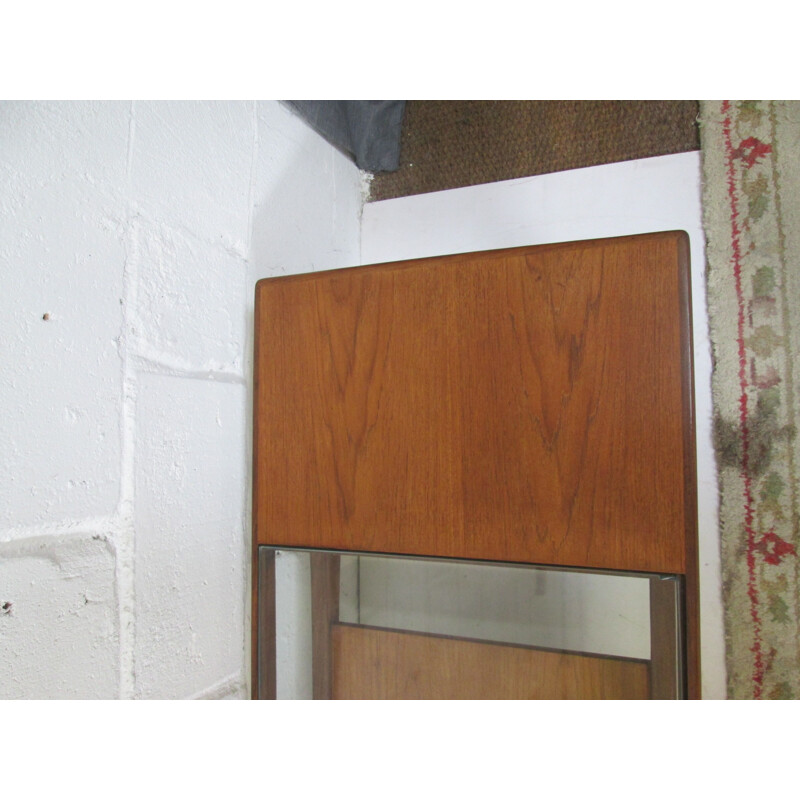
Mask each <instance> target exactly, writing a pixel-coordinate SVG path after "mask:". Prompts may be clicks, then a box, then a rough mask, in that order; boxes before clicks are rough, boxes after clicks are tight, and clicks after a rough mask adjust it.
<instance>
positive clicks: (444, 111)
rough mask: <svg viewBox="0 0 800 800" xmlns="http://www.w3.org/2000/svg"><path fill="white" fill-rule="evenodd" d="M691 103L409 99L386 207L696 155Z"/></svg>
mask: <svg viewBox="0 0 800 800" xmlns="http://www.w3.org/2000/svg"><path fill="white" fill-rule="evenodd" d="M698 113H699V105H698V102H697V101H695V100H668V101H661V100H658V101H656V100H630V101H629V100H583V101H579V100H563V101H562V100H434V101H431V100H425V101H420V100H408V101H407V102H406V109H405V116H404V119H403V131H402V140H401V149H400V168H399V169H398V170H397V171H395V172H379V173H376V174H375V176H374V178H373V180H372V185H371V188H370V200H388V199H390V198H393V197H405V196H408V195H414V194H423V193H425V192H436V191H441V190H443V189H456V188H459V187H462V186H474V185H476V184H480V183H492V182H494V181H504V180H510V179H512V178H524V177H528V176H531V175H543V174H546V173H550V172H560V171H562V170H567V169H576V168H578V167H591V166H596V165H598V164H609V163H612V162H616V161H628V160H631V159H636V158H648V157H650V156H659V155H668V154H671V153H683V152H686V151H688V150H699V149H700V140H699V135H698V127H697V117H698Z"/></svg>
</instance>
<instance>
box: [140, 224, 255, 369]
mask: <svg viewBox="0 0 800 800" xmlns="http://www.w3.org/2000/svg"><path fill="white" fill-rule="evenodd" d="M134 236H136V239H137V242H136V247H135V250H136V259H137V262H138V263H137V267H136V269H137V273H138V287H137V307H136V314H135V320H134V323H133V325H134V328H135V330H136V333H135V336H134V341H135V345H134V347H135V350H136V352H137V353H139V354H140V355H143V356H147V357H149V358H152V359H153V360H156V361H161V362H163V363H165V364H174V365H180V366H181V367H183V368H184V369H187V370H191V371H208V370H222V371H224V372H228V373H235V374H239V375H242V374H243V365H242V359H243V355H244V342H245V305H246V301H245V298H246V280H247V269H246V264H245V262H244V260H243V259H242V258H240V257H238V256H235V255H231V254H230V253H229V252H228V251H227V250H224V249H223V248H221V247H217V246H214V245H209V244H208V243H206V242H204V241H201V240H199V239H197V238H195V237H194V236H191V235H187V234H185V233H183V232H181V231H179V230H176V229H174V228H171V227H169V226H166V225H157V224H153V223H148V222H146V221H144V220H138V221H137V223H136V225H135V229H134Z"/></svg>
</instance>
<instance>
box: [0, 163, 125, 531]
mask: <svg viewBox="0 0 800 800" xmlns="http://www.w3.org/2000/svg"><path fill="white" fill-rule="evenodd" d="M0 195H2V191H0ZM10 202H12V203H15V204H16V206H15V208H14V209H13V210H11V211H10V212H9V213H5V211H6V208H2V206H4V205H5V203H6V201H5V200H0V272H1V273H2V275H3V291H2V292H0V360H2V363H3V369H2V371H0V406H2V408H3V413H2V415H0V453H2V454H3V457H2V459H0V528H2V527H5V526H23V525H27V526H29V525H33V524H37V523H43V522H54V521H60V520H63V519H67V518H69V519H79V518H82V517H85V516H94V515H101V514H109V513H111V512H112V511H113V510H114V508H115V506H116V503H117V500H118V497H119V476H120V465H119V460H120V394H121V385H122V375H121V360H120V354H119V352H118V339H119V336H120V331H121V325H122V307H121V302H122V300H121V298H122V274H123V265H124V258H125V254H124V249H123V245H122V242H121V238H120V231H119V222H118V220H119V213H120V209H119V205H118V204H117V202H116V201H114V200H113V199H111V198H110V197H109V196H108V195H106V194H104V193H101V192H99V191H98V190H97V189H96V188H94V187H93V186H92V185H90V184H89V183H87V182H86V181H85V180H83V179H76V178H64V179H60V180H59V181H58V183H57V185H56V184H51V185H49V186H42V187H40V186H36V187H33V188H29V189H28V190H26V192H25V193H24V195H14V197H12V198H11V200H10Z"/></svg>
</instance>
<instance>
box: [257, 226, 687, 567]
mask: <svg viewBox="0 0 800 800" xmlns="http://www.w3.org/2000/svg"><path fill="white" fill-rule="evenodd" d="M685 240H686V236H685V234H683V233H681V232H672V233H659V234H648V235H645V236H634V237H624V238H619V239H606V240H594V241H590V242H577V243H570V244H563V245H553V246H550V245H547V246H537V247H529V248H516V249H512V250H505V251H491V252H487V253H472V254H465V255H458V256H446V257H439V258H431V259H422V260H417V261H408V262H399V263H395V264H381V265H374V266H369V267H360V268H355V269H348V270H337V271H333V272H323V273H314V274H305V275H297V276H289V277H282V278H275V279H268V280H262V281H259V283H258V285H257V288H256V314H257V330H256V363H255V371H256V383H257V387H256V397H255V417H256V420H257V424H256V428H255V452H254V464H255V470H254V473H255V475H254V481H255V486H254V525H255V536H256V540H257V542H259V543H262V544H271V545H284V546H298V547H323V548H333V549H341V550H365V551H374V552H388V553H408V554H424V555H433V556H451V557H459V558H470V559H490V560H501V561H520V562H531V563H541V564H560V565H567V566H577V567H594V568H604V569H621V570H642V571H661V572H673V573H682V572H684V570H685V567H686V547H687V542H686V538H685V531H686V530H687V525H688V524H689V522H688V517H689V516H691V515H693V514H694V513H696V512H695V510H694V509H687V508H686V507H685V500H686V492H687V485H688V483H689V482H691V480H693V476H689V475H688V474H687V464H689V463H690V462H692V463H693V446H694V444H693V436H692V435H691V434H690V433H687V431H686V429H685V423H686V413H687V411H686V403H687V402H691V376H690V374H689V376H688V377H687V374H686V364H685V363H684V362H682V358H684V357H685V355H686V353H687V352H688V356H689V359H690V358H691V351H690V350H688V351H686V344H685V343H686V341H689V340H688V339H687V335H688V334H687V331H686V324H687V320H686V318H685V315H684V314H683V313H682V305H681V304H682V301H684V298H682V296H681V291H682V288H681V287H682V285H683V283H685V281H686V275H688V256H687V253H688V249H687V247H686V241H685ZM690 421H691V420H690ZM687 448H690V449H691V452H688V451H687Z"/></svg>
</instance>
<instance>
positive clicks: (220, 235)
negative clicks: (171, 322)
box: [130, 102, 254, 254]
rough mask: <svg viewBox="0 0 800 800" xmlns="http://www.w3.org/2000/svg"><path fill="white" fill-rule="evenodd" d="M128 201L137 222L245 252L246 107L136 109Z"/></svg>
mask: <svg viewBox="0 0 800 800" xmlns="http://www.w3.org/2000/svg"><path fill="white" fill-rule="evenodd" d="M134 119H135V126H134V135H133V146H132V158H131V176H130V178H131V181H130V185H131V196H132V200H133V201H134V202H135V203H136V206H137V207H138V208H139V209H140V210H141V211H142V212H143V213H144V214H145V216H147V217H149V218H151V219H156V220H160V221H162V222H165V223H167V224H171V225H172V226H173V227H182V226H185V227H186V228H187V229H188V230H189V231H190V232H191V233H193V234H194V235H195V236H197V237H199V238H201V239H204V240H205V241H209V242H213V243H215V244H221V245H223V246H225V247H227V248H229V249H232V250H235V251H236V252H239V253H241V254H244V253H245V252H246V246H247V241H248V238H249V228H250V175H251V167H252V161H253V158H252V154H253V136H254V123H253V104H252V103H244V102H222V103H211V102H182V103H174V102H137V103H136V105H135V109H134Z"/></svg>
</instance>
